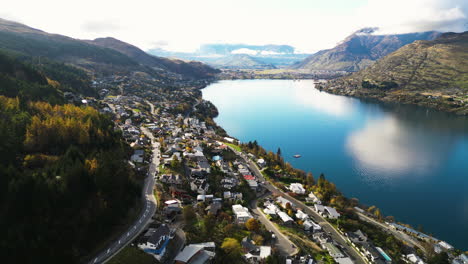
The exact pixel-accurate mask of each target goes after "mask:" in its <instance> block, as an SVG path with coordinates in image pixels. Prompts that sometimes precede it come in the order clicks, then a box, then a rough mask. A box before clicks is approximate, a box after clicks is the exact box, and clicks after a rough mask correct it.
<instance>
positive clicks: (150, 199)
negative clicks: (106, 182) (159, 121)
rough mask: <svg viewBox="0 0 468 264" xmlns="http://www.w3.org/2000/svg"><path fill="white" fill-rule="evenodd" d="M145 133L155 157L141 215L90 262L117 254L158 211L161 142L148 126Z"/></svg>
mask: <svg viewBox="0 0 468 264" xmlns="http://www.w3.org/2000/svg"><path fill="white" fill-rule="evenodd" d="M141 129H142V131H143V133H145V135H147V136H148V137H149V138H150V139H151V141H152V147H153V158H152V161H151V164H150V168H149V170H148V175H147V176H146V179H145V182H144V185H143V190H142V192H143V195H142V197H143V199H142V201H143V203H144V206H143V209H144V210H143V212H141V214H140V215H139V217H138V219H137V220H136V221H135V222H134V223H133V225H131V226H130V227H129V228H128V230H127V231H125V232H124V233H123V234H122V235H121V236H120V237H119V238H118V239H117V240H116V241H114V242H113V243H112V244H110V245H109V246H108V247H107V248H106V249H104V250H103V251H102V252H101V253H100V254H98V255H97V256H96V257H94V258H93V259H92V260H91V261H90V262H88V263H89V264H96V263H105V262H107V261H108V260H109V259H110V258H112V257H113V256H115V255H116V254H117V253H119V252H120V250H122V249H123V248H124V247H125V246H126V245H128V244H129V243H130V242H131V241H132V240H133V239H134V238H135V237H137V236H138V235H139V234H140V233H141V232H142V231H143V230H144V229H145V227H146V226H147V224H148V223H149V222H150V220H151V217H152V216H153V215H154V213H155V212H156V208H157V204H156V199H155V198H154V195H153V187H154V175H155V173H156V172H157V169H158V167H159V143H158V142H156V141H155V140H154V137H153V135H152V134H151V133H150V132H149V131H148V129H147V128H144V127H142V128H141Z"/></svg>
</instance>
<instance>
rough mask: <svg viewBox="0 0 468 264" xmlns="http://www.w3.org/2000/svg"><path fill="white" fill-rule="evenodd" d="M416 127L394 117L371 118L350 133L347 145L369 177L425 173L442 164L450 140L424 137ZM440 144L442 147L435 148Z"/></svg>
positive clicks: (364, 174)
mask: <svg viewBox="0 0 468 264" xmlns="http://www.w3.org/2000/svg"><path fill="white" fill-rule="evenodd" d="M410 130H413V131H410ZM414 130H418V129H414V128H411V127H408V126H405V125H404V124H403V123H402V122H400V121H399V120H398V119H396V118H395V117H393V116H389V117H386V118H384V119H381V120H372V121H369V122H368V123H367V124H366V126H365V127H364V128H363V129H361V130H358V131H355V132H352V133H351V134H350V135H349V136H348V138H347V142H346V148H347V150H348V151H349V153H350V154H351V155H352V156H353V158H354V159H355V160H356V161H357V165H358V166H359V167H360V171H361V172H362V173H363V176H364V177H366V178H368V179H369V177H371V178H370V179H374V180H375V179H376V178H375V177H383V178H388V177H402V176H405V175H406V174H407V173H412V174H414V175H424V174H425V173H427V172H428V171H429V170H432V169H434V167H436V166H438V165H439V162H440V159H441V158H442V157H443V156H444V155H445V154H446V151H444V149H445V150H446V149H447V148H446V147H444V145H445V144H450V143H451V142H443V143H442V142H439V141H437V138H436V137H435V136H434V137H431V136H421V134H420V133H414V132H416V131H414ZM420 132H421V131H420ZM445 146H448V145H445ZM439 147H442V149H439V150H438V151H434V149H437V148H439Z"/></svg>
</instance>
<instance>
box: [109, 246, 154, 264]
mask: <svg viewBox="0 0 468 264" xmlns="http://www.w3.org/2000/svg"><path fill="white" fill-rule="evenodd" d="M107 263H108V264H128V263H132V264H157V263H159V262H158V261H157V260H156V259H155V258H153V257H152V256H151V255H149V254H146V253H145V252H143V251H142V250H140V249H138V248H136V247H131V246H126V247H125V248H124V249H122V250H121V251H120V252H119V253H118V254H117V255H115V256H114V257H113V258H112V259H110V260H109V261H108V262H107Z"/></svg>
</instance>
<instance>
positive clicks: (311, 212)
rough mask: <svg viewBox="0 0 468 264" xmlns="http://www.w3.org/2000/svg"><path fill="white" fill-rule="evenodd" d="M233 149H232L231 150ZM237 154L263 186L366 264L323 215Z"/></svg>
mask: <svg viewBox="0 0 468 264" xmlns="http://www.w3.org/2000/svg"><path fill="white" fill-rule="evenodd" d="M231 149H232V148H231ZM232 150H233V151H234V152H235V153H236V154H238V155H239V156H241V157H242V158H243V159H244V160H245V161H246V162H247V163H248V164H249V167H250V170H252V171H253V173H254V174H255V176H256V177H257V178H258V179H259V180H260V181H262V182H265V184H263V186H264V187H265V188H267V189H268V190H269V191H270V192H271V193H274V194H278V195H281V196H283V197H284V198H286V199H288V200H289V201H291V202H292V203H293V204H294V205H295V206H296V207H298V208H300V209H302V211H303V212H305V213H307V214H308V215H309V216H311V218H312V220H314V221H315V222H317V223H318V224H319V225H320V226H321V227H322V229H323V230H324V231H325V232H327V233H328V234H329V235H330V236H331V237H332V239H333V240H334V241H336V242H337V243H338V244H339V245H340V246H341V248H342V249H343V251H345V253H346V254H347V255H348V256H350V258H351V259H352V260H353V261H354V262H355V263H359V264H365V263H366V261H365V260H364V258H363V257H362V256H361V255H360V254H359V253H358V252H357V251H356V250H355V249H354V248H353V247H352V246H350V245H348V243H346V240H345V238H344V237H343V235H341V234H340V233H339V232H338V231H337V230H336V229H335V228H334V227H333V226H332V225H330V223H328V221H327V220H325V219H324V218H323V217H322V216H321V215H319V214H317V213H316V212H315V211H314V210H312V209H311V208H310V207H309V206H307V205H305V204H304V203H303V202H301V201H299V200H297V199H295V198H294V197H291V196H289V195H288V194H287V193H285V192H283V191H282V190H280V189H278V188H276V187H275V186H274V185H272V184H270V183H269V182H268V181H266V180H265V178H264V177H263V175H262V173H261V172H260V170H259V168H258V166H257V164H255V163H254V162H253V161H252V160H250V159H249V158H248V157H247V156H246V155H244V154H243V153H241V152H237V151H235V150H234V149H232Z"/></svg>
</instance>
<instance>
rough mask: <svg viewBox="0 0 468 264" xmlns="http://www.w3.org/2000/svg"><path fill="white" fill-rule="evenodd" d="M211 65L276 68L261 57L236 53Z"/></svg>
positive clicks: (226, 67) (233, 67) (237, 67)
mask: <svg viewBox="0 0 468 264" xmlns="http://www.w3.org/2000/svg"><path fill="white" fill-rule="evenodd" d="M210 64H211V65H213V66H215V67H219V68H224V69H275V68H276V67H275V66H274V65H272V64H269V63H265V62H263V61H261V60H260V59H257V58H254V57H252V56H249V55H246V54H234V55H231V56H227V57H223V58H220V59H217V60H215V61H213V62H211V63H210Z"/></svg>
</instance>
